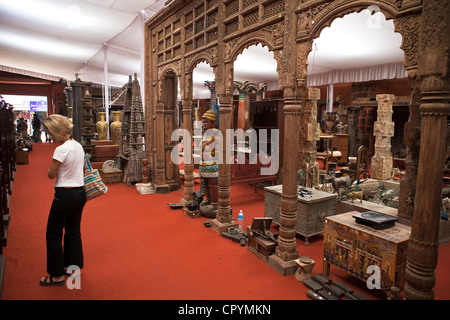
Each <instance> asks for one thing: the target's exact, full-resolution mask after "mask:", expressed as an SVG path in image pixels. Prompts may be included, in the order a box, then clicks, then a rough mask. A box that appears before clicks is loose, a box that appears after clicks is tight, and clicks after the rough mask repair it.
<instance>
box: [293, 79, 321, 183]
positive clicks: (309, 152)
mask: <svg viewBox="0 0 450 320" xmlns="http://www.w3.org/2000/svg"><path fill="white" fill-rule="evenodd" d="M304 96H305V103H304V108H303V112H302V118H301V121H300V140H299V153H298V156H299V169H301V170H303V172H304V174H305V176H306V171H307V169H308V168H311V167H312V166H315V165H316V151H317V150H316V144H317V140H319V124H318V123H317V100H319V99H320V89H317V88H306V89H305V93H304ZM307 187H309V186H308V185H307Z"/></svg>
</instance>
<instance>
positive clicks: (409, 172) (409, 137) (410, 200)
mask: <svg viewBox="0 0 450 320" xmlns="http://www.w3.org/2000/svg"><path fill="white" fill-rule="evenodd" d="M408 84H409V87H410V88H411V91H412V93H411V103H410V104H409V117H408V122H406V123H405V127H404V129H403V130H404V131H403V141H404V142H405V145H406V160H405V174H404V176H403V177H402V178H401V179H400V191H399V201H398V216H399V217H402V218H406V219H409V220H411V219H412V217H413V213H414V198H415V195H416V181H417V170H418V166H419V150H420V124H421V116H420V111H419V106H420V81H419V80H417V78H415V79H411V78H409V79H408Z"/></svg>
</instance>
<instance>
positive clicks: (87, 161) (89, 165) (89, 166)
mask: <svg viewBox="0 0 450 320" xmlns="http://www.w3.org/2000/svg"><path fill="white" fill-rule="evenodd" d="M84 160H85V161H86V164H87V166H88V168H89V171H91V172H92V167H91V164H90V162H89V160H88V158H87V157H86V153H85V154H84Z"/></svg>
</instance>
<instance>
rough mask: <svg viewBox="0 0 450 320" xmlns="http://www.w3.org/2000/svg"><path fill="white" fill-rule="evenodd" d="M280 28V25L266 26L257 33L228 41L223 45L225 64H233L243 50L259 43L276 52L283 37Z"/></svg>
mask: <svg viewBox="0 0 450 320" xmlns="http://www.w3.org/2000/svg"><path fill="white" fill-rule="evenodd" d="M282 27H283V25H282V24H276V25H271V26H267V27H264V28H263V29H261V30H259V31H256V32H252V33H250V34H248V35H244V36H242V37H238V38H235V39H233V40H231V41H228V42H227V43H226V44H225V54H224V61H225V63H231V62H234V61H235V60H236V59H237V57H238V55H239V54H241V53H242V52H243V51H244V49H247V48H248V47H250V46H252V45H257V44H259V43H260V44H261V45H263V46H265V47H267V48H268V49H269V51H272V52H274V51H276V50H277V49H278V48H280V47H281V44H280V40H282V37H283V32H282V31H281V29H282ZM274 58H275V56H274ZM277 62H278V65H280V63H279V61H278V60H277Z"/></svg>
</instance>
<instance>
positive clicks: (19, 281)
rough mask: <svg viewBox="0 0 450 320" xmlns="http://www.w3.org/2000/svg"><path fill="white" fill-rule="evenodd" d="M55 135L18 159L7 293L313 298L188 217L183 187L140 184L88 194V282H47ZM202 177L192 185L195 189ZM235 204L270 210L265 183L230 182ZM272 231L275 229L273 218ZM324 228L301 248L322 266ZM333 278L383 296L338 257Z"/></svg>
mask: <svg viewBox="0 0 450 320" xmlns="http://www.w3.org/2000/svg"><path fill="white" fill-rule="evenodd" d="M55 147H56V145H55V144H51V143H50V144H47V143H43V144H35V145H34V147H33V151H31V152H30V154H29V164H28V165H18V168H17V172H16V175H15V180H14V185H13V193H12V199H11V207H10V212H11V222H10V226H9V229H8V238H7V246H6V247H4V255H5V257H6V272H5V279H4V287H3V297H2V298H3V299H4V300H41V299H45V300H47V299H51V300H71V299H76V300H91V299H96V300H118V299H124V300H128V299H135V300H143V299H146V300H156V299H157V300H211V299H212V300H230V299H231V300H248V299H250V300H309V298H307V297H306V291H307V289H306V288H305V287H304V286H303V284H302V283H300V282H298V281H297V280H296V279H295V278H294V276H293V275H292V276H281V275H280V274H278V273H277V272H276V271H275V270H273V269H272V268H271V267H270V266H269V265H268V264H266V263H265V262H264V261H263V260H261V259H259V258H258V257H257V256H256V255H254V254H253V253H251V252H250V251H249V250H248V248H247V247H241V246H240V244H238V243H235V242H233V241H231V240H229V239H226V238H224V237H222V236H221V235H220V234H218V233H217V232H216V231H214V230H213V229H211V228H206V227H205V226H204V225H203V222H204V221H205V220H208V219H206V218H203V217H201V218H196V219H191V218H189V217H187V216H185V215H184V214H183V213H182V211H181V210H173V209H170V208H169V206H168V205H167V203H168V202H179V200H180V199H181V198H182V195H183V192H182V191H181V190H180V191H175V192H171V193H169V194H151V195H140V194H138V192H137V191H136V189H135V187H127V186H126V185H124V184H115V185H109V191H108V193H107V195H106V196H103V197H101V198H98V199H94V200H92V201H90V202H88V203H87V204H86V207H85V210H84V213H83V220H82V239H83V246H84V255H85V268H84V269H83V270H82V275H81V278H80V283H81V289H79V290H77V289H73V290H69V289H68V288H67V287H66V286H61V287H41V286H40V285H39V283H38V281H39V278H40V277H41V276H43V275H45V274H46V250H45V228H46V222H47V216H48V212H49V209H50V205H51V201H52V198H53V183H54V181H53V180H52V181H51V180H49V179H48V178H47V169H48V167H49V165H50V162H51V156H52V152H53V150H54V148H55ZM198 189H199V185H198V184H196V185H195V190H198ZM231 207H232V208H233V211H234V213H235V215H237V212H239V210H240V209H243V211H244V213H245V222H246V224H250V223H251V221H252V219H253V217H263V216H264V191H263V190H261V189H260V190H258V192H257V193H254V189H253V187H252V186H249V185H248V184H233V185H232V187H231ZM272 231H277V227H275V226H274V227H273V230H272ZM322 240H323V238H322V236H320V235H319V236H316V237H312V238H311V239H310V245H309V246H304V241H303V238H301V237H300V236H299V237H297V247H298V252H299V255H307V256H309V257H311V258H312V259H314V260H315V261H316V266H315V267H314V269H313V272H312V273H313V274H316V273H320V272H321V271H322V259H323V252H322ZM449 264H450V243H447V244H441V245H440V247H439V261H438V267H437V271H436V275H437V282H436V286H435V290H434V291H435V297H436V299H449V298H450V293H449V291H448V289H447V288H448V287H449V285H450V276H449V273H448V270H449V269H448V265H449ZM330 276H331V278H333V280H338V281H341V282H344V283H345V284H347V285H349V286H351V287H353V288H354V289H355V291H356V292H361V293H363V294H364V295H366V296H368V297H369V298H371V299H384V295H383V294H382V293H381V292H380V290H369V289H367V287H366V284H365V282H363V281H361V280H358V279H356V278H354V277H352V276H351V275H349V274H347V273H346V272H344V271H342V270H339V269H338V268H336V267H333V266H332V267H331V274H330Z"/></svg>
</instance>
